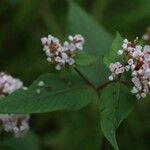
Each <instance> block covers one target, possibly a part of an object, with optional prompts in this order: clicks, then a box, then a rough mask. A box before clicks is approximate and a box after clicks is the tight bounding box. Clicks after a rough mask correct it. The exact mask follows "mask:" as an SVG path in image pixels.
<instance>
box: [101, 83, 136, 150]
mask: <svg viewBox="0 0 150 150" xmlns="http://www.w3.org/2000/svg"><path fill="white" fill-rule="evenodd" d="M100 100H101V103H100V109H101V128H102V131H103V133H104V135H105V137H106V138H107V139H108V140H109V142H110V143H111V144H112V145H113V147H114V148H115V149H116V150H118V149H119V148H118V145H117V142H116V130H117V128H118V127H119V125H120V123H121V122H122V121H123V120H124V119H125V118H126V117H127V116H128V114H129V113H130V111H131V110H132V108H133V106H134V105H135V97H133V96H132V94H131V93H130V91H129V89H128V87H126V86H124V85H120V84H119V83H112V84H110V85H108V86H107V87H106V88H104V89H103V91H102V93H101V97H100Z"/></svg>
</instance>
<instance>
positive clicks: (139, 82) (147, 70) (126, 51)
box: [109, 29, 150, 99]
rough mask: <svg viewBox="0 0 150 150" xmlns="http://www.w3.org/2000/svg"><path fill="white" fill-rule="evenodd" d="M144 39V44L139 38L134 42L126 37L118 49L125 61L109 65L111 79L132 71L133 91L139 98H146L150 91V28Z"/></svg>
mask: <svg viewBox="0 0 150 150" xmlns="http://www.w3.org/2000/svg"><path fill="white" fill-rule="evenodd" d="M143 40H144V44H142V43H141V44H140V41H139V39H138V38H136V39H135V40H134V41H133V42H129V41H128V40H127V39H125V40H124V41H123V44H122V49H121V50H118V55H120V56H122V59H123V61H122V62H115V63H111V64H110V66H109V68H110V71H111V73H112V74H111V75H110V76H109V80H114V79H116V78H119V77H120V76H121V74H123V73H125V72H130V73H131V78H132V79H131V82H132V83H133V88H132V90H131V93H133V94H136V97H137V99H140V98H145V97H146V96H147V94H148V93H150V29H148V31H147V32H146V34H144V36H143Z"/></svg>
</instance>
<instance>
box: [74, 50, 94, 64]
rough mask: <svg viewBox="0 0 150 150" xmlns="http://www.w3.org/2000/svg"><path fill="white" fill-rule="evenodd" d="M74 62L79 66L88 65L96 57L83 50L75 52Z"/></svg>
mask: <svg viewBox="0 0 150 150" xmlns="http://www.w3.org/2000/svg"><path fill="white" fill-rule="evenodd" d="M75 61H76V64H77V65H79V66H89V65H91V64H94V63H95V62H96V58H95V57H93V56H91V55H89V54H87V53H86V52H84V51H81V52H79V53H77V55H76V57H75Z"/></svg>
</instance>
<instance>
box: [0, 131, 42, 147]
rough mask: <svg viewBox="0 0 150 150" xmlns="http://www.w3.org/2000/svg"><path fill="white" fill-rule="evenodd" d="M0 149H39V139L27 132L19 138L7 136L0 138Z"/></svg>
mask: <svg viewBox="0 0 150 150" xmlns="http://www.w3.org/2000/svg"><path fill="white" fill-rule="evenodd" d="M0 149H1V150H39V141H38V138H37V136H36V135H35V134H34V133H32V132H29V133H27V134H26V135H25V136H22V137H20V138H15V137H7V138H1V142H0Z"/></svg>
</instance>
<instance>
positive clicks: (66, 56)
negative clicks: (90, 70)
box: [41, 34, 84, 70]
mask: <svg viewBox="0 0 150 150" xmlns="http://www.w3.org/2000/svg"><path fill="white" fill-rule="evenodd" d="M68 39H69V42H68V41H65V42H64V44H63V45H62V44H61V43H60V41H59V39H58V38H56V37H53V36H52V35H48V37H43V38H41V42H42V44H43V47H44V48H43V50H44V51H45V53H46V55H47V61H48V62H50V63H52V64H55V68H56V70H61V69H62V68H63V67H64V66H65V65H68V66H72V65H74V64H75V60H74V57H75V55H76V52H77V51H78V50H82V49H83V44H84V38H83V37H82V36H81V35H79V34H77V35H75V36H69V37H68Z"/></svg>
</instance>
